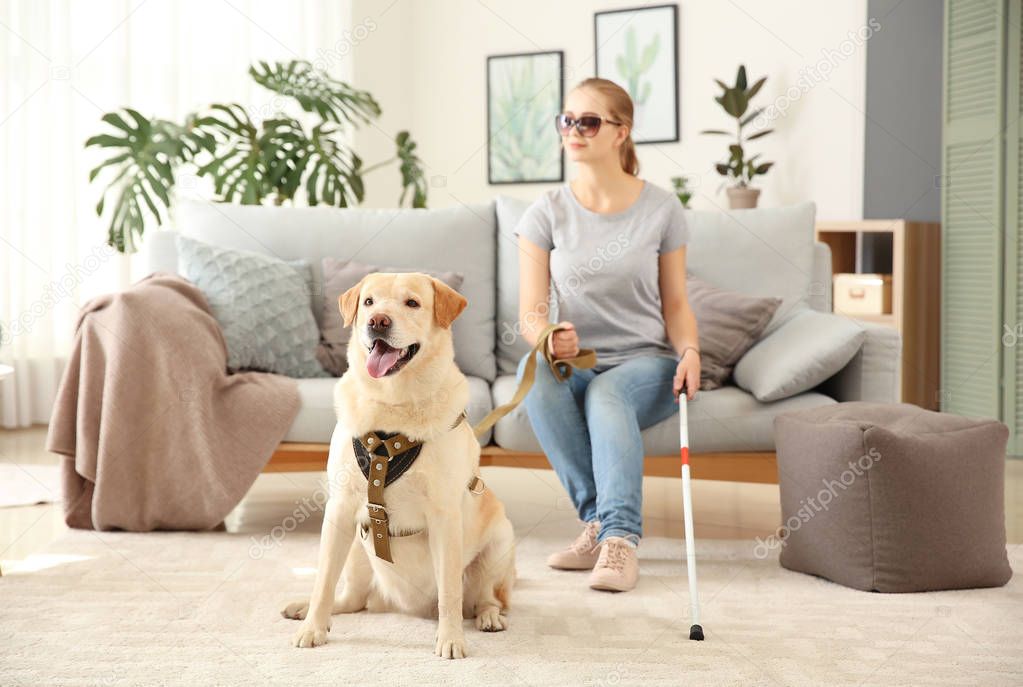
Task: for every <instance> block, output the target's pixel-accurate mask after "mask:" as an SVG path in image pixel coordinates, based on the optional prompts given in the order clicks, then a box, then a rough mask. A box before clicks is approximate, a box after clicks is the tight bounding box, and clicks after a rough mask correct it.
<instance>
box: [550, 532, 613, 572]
mask: <svg viewBox="0 0 1023 687" xmlns="http://www.w3.org/2000/svg"><path fill="white" fill-rule="evenodd" d="M598 532H600V523H599V522H588V523H586V527H584V528H583V531H582V533H581V534H580V535H579V536H578V537H576V539H575V541H574V542H572V545H571V546H569V547H568V548H567V549H564V550H563V551H556V552H554V553H552V554H551V555H550V556H548V558H547V565H549V566H551V567H552V568H556V569H558V570H589V569H590V568H592V567H593V564H594V563H596V562H597V533H598Z"/></svg>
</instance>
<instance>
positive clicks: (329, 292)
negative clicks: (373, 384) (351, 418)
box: [316, 258, 464, 377]
mask: <svg viewBox="0 0 1023 687" xmlns="http://www.w3.org/2000/svg"><path fill="white" fill-rule="evenodd" d="M322 265H323V317H322V318H321V319H320V322H322V323H323V325H322V329H321V330H320V345H319V346H317V348H316V359H317V360H319V361H320V364H321V365H322V366H323V369H325V370H327V371H328V372H330V373H331V374H333V375H334V376H335V377H340V376H341V375H343V374H344V373H345V370H347V369H348V341H349V340H350V339H351V338H352V337H351V332H352V330H351V328H350V327H345V324H344V320H343V319H342V318H341V308H340V306H339V304H338V300H339V299H340V298H341V294H343V293H344V292H345V291H347V290H348V289H350V288H352V287H353V286H355V285H356V284H358V283H359V282H360V281H362V278H363V277H365V276H366V275H369V274H372V273H374V272H422V273H423V274H428V275H430V276H431V277H434V278H436V279H440V280H441V281H442V282H444V283H445V284H447V285H448V286H450V287H451V288H453V289H454V290H455V291H458V290H459V289H461V288H462V281H463V280H464V277H463V275H462V274H461V273H460V272H433V271H430V270H417V269H409V268H407V267H378V266H377V265H367V264H364V263H361V262H355V261H354V260H336V259H334V258H324V259H323V261H322Z"/></svg>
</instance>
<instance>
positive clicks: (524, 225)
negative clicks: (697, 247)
mask: <svg viewBox="0 0 1023 687" xmlns="http://www.w3.org/2000/svg"><path fill="white" fill-rule="evenodd" d="M632 116H633V105H632V100H631V99H630V98H629V95H628V93H626V92H625V90H624V89H622V88H621V87H620V86H618V85H617V84H615V83H614V82H612V81H608V80H606V79H586V80H585V81H583V82H582V83H580V84H579V85H578V86H576V87H575V88H574V89H573V90H572V91H570V92H569V94H568V96H567V97H566V99H565V104H564V111H563V112H561V113H560V114H558V115H557V117H556V120H555V125H556V126H557V128H558V131H559V133H560V134H561V143H562V146H563V147H564V148H565V150H566V151H568V156H569V158H570V159H571V160H572V161H573V162H575V163H576V171H577V174H576V177H575V179H573V180H572V181H571V182H568V183H565V184H562V185H561V186H560V187H558V188H556V189H553V190H551V191H548V192H546V193H544V194H543V195H542V196H541V197H540V198H539V199H538V200H537V201H536V202H534V203H533V204H532V205H531V206H530V207H529V209H528V210H527V211H526V213H525V214H524V215H523V217H522V220H521V221H520V222H519V224H518V225H517V226H516V229H515V234H516V235H517V236H518V237H519V239H518V241H519V250H520V252H519V270H520V274H519V278H520V287H519V289H520V290H519V320H520V322H519V326H520V327H521V331H522V332H523V336H524V338H525V339H526V340H527V341H529V342H530V344H534V343H535V342H536V337H537V335H538V334H539V332H540V331H541V330H542V329H543V328H544V327H545V326H546V325H547V324H549V322H550V321H551V320H550V319H549V316H548V299H549V296H550V293H549V291H548V284H550V285H551V287H553V288H554V290H555V296H556V303H557V307H558V320H559V324H561V325H562V326H564V327H566V328H567V329H566V330H563V331H558V332H556V333H555V334H554V336H553V337H552V338H551V340H550V344H549V346H550V347H551V352H552V353H553V355H554V357H555V358H566V357H572V356H574V355H577V354H578V351H579V349H580V347H583V348H592V349H594V350H595V351H596V353H597V366H596V367H594V368H592V369H583V370H575V371H574V372H573V374H572V376H571V377H570V378H569V379H568V380H567V381H566V382H560V383H559V382H558V381H557V380H556V379H555V378H554V377H553V375H552V374H551V371H550V369H549V368H548V367H547V365H546V364H545V363H544V359H543V358H542V357H540V354H539V353H537V358H538V363H540V364H538V365H537V377H536V381H535V383H534V386H533V388H532V390H531V391H530V393H529V394H528V395H527V397H526V400H525V406H526V410H527V414H528V416H529V420H530V424H531V425H532V427H533V430H534V432H535V434H536V436H537V439H538V440H539V442H540V445H541V447H542V448H543V451H544V453H546V455H547V457H548V459H549V460H550V461H551V463H552V464H553V467H554V470H555V472H556V473H557V475H558V478H559V479H560V480H561V483H562V484H563V485H564V487H565V489H566V490H567V491H568V493H569V496H570V497H571V498H572V502H573V504H574V505H575V508H576V511H577V513H578V515H579V518H580V520H581V521H582V523H583V531H582V533H581V534H580V535H579V537H578V538H577V539H576V540H575V542H574V543H572V544H571V545H570V546H568V548H566V549H564V550H562V551H558V552H555V553H553V554H552V555H551V556H550V558H549V559H548V561H547V562H548V564H549V565H550V566H551V567H553V568H558V569H568V570H590V569H592V572H591V573H590V577H589V584H590V586H591V587H592V588H594V589H602V590H610V591H627V590H629V589H632V588H633V587H635V585H636V581H637V579H638V577H639V564H638V561H637V558H636V547H637V546H638V545H639V540H640V537H641V535H642V497H643V442H642V440H641V438H640V430H641V429H645V428H647V427H649V426H651V425H654V424H656V423H658V422H660V421H661V420H664V419H665V418H668V417H670V416H671V415H673V414H674V413H675V412H677V410H678V405H677V404H678V399H677V395H678V393H679V390H680V389H681V388H682V386H683V383H684V384H685V389H686V395H687V398H688V399H692V398H693V396H694V395H695V394H696V390H697V389H698V388H699V386H700V352H699V349H698V344H697V332H696V318H695V317H694V316H693V312H692V310H691V309H690V307H689V303H688V300H687V298H686V281H685V275H686V249H685V244H686V243H687V242H688V239H689V230H688V227H687V226H686V224H685V220H684V216H683V213H682V206H681V204H680V203H679V201H678V199H677V198H676V197H675V195H674V194H672V193H671V192H669V191H667V190H664V189H662V188H659V187H657V186H654V185H653V184H651V183H650V182H648V181H645V180H643V179H640V178H639V176H638V174H639V161H638V160H637V159H636V149H635V145H634V144H633V141H632V136H631V131H632ZM527 358H528V354H527V355H526V356H523V358H522V360H521V361H520V362H519V367H518V376H519V379H521V377H522V372H523V370H524V368H525V364H526V360H527Z"/></svg>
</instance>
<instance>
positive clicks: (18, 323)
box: [0, 0, 351, 428]
mask: <svg viewBox="0 0 1023 687" xmlns="http://www.w3.org/2000/svg"><path fill="white" fill-rule="evenodd" d="M350 20H351V5H350V2H345V1H342V0H332V1H330V2H327V1H320V0H304V1H300V2H295V1H292V2H286V3H285V2H279V1H263V0H248V1H246V0H201V1H200V0H141V1H140V0H134V1H128V0H107V1H94V2H74V1H72V0H51V1H50V2H40V1H39V0H7V1H5V2H3V3H0V327H2V329H3V333H2V341H0V363H4V364H8V365H12V366H13V367H14V368H15V374H14V376H13V377H11V378H8V379H6V380H4V381H0V427H4V428H12V427H20V426H26V425H29V424H32V423H45V422H48V421H49V418H50V412H51V408H52V403H53V397H54V394H55V392H56V388H57V385H58V383H59V381H60V375H61V373H62V372H63V368H64V365H65V361H66V359H67V355H68V353H69V351H70V348H71V343H72V341H73V336H74V331H73V328H74V322H75V317H76V314H77V312H78V309H79V308H80V306H81V305H82V304H83V303H85V302H86V301H87V300H89V299H90V298H91V297H93V296H95V295H98V294H101V293H105V292H110V291H116V290H120V289H122V288H124V287H126V286H128V285H129V284H131V283H132V282H133V281H135V279H137V278H138V277H139V276H141V274H140V272H139V269H138V265H136V264H134V263H135V260H133V259H132V258H130V257H127V256H123V255H120V254H117V253H116V252H114V251H113V250H112V249H110V248H108V247H107V246H106V245H105V242H106V221H105V219H100V218H97V217H96V214H95V210H94V208H95V206H96V203H97V201H98V200H99V192H100V190H101V186H100V185H99V184H96V185H90V184H89V183H88V173H89V170H90V169H91V168H92V167H93V166H95V165H96V164H97V163H98V162H99V161H100V160H101V159H102V156H101V154H98V153H96V152H95V151H92V150H90V151H85V150H84V149H83V144H84V142H85V140H86V139H87V138H88V137H89V136H91V135H93V134H96V133H99V132H101V131H102V130H103V129H104V127H105V126H106V125H104V124H103V123H102V122H100V116H101V115H102V114H103V113H104V112H108V111H111V110H114V109H117V108H119V107H122V106H130V107H132V108H134V109H137V110H139V111H140V112H142V113H143V114H145V115H147V116H160V117H164V118H173V119H175V120H178V121H180V120H181V119H182V118H183V117H184V116H185V115H186V114H187V113H188V112H192V111H194V110H196V109H197V108H199V107H201V106H203V105H206V104H209V103H213V102H238V103H241V104H243V105H246V106H250V107H251V108H252V112H253V114H254V115H258V112H259V111H260V110H261V109H266V108H267V107H270V106H271V105H272V103H271V100H272V94H270V93H269V92H268V91H265V90H263V89H262V88H261V87H259V86H257V85H256V84H255V83H254V82H253V81H252V80H251V79H250V78H249V77H248V74H247V69H248V66H249V64H251V63H252V62H253V61H256V60H275V59H281V60H288V59H306V60H309V61H311V62H313V63H315V64H317V65H318V66H321V67H325V68H326V69H327V70H328V71H329V72H330V73H331V75H333V76H335V77H336V78H340V79H346V80H347V79H350V74H349V69H350V65H349V64H348V60H350V56H349V50H348V49H347V47H348V46H346V41H347V40H348V37H349V36H350V33H349V32H348V31H346V28H347V27H348V26H349V25H350V23H351V21H350Z"/></svg>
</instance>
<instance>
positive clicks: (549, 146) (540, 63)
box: [487, 52, 563, 184]
mask: <svg viewBox="0 0 1023 687" xmlns="http://www.w3.org/2000/svg"><path fill="white" fill-rule="evenodd" d="M487 75H488V76H487V80H488V94H489V95H488V101H489V102H488V106H487V113H488V114H487V120H488V127H487V128H488V132H487V133H488V143H489V150H488V160H489V168H490V171H489V179H490V183H492V184H500V183H515V182H536V181H561V179H562V177H563V167H562V156H561V141H560V137H559V136H558V133H557V130H556V129H555V128H554V116H555V115H556V114H557V113H558V112H560V111H561V53H560V52H553V53H537V54H532V55H501V56H494V57H490V58H488V60H487Z"/></svg>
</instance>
